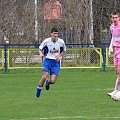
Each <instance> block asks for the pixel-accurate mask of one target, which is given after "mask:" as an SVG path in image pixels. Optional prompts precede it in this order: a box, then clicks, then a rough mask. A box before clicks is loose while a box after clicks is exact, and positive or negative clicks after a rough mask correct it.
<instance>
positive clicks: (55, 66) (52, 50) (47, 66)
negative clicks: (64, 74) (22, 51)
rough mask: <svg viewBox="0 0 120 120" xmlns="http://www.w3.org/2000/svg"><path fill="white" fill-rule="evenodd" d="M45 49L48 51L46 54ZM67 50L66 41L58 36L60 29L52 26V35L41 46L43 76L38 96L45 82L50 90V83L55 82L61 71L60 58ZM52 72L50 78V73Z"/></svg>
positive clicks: (38, 88)
mask: <svg viewBox="0 0 120 120" xmlns="http://www.w3.org/2000/svg"><path fill="white" fill-rule="evenodd" d="M43 51H44V52H46V53H45V54H46V55H44V54H43ZM65 51H66V46H65V43H64V41H63V40H62V39H60V38H58V29H57V28H52V30H51V37H50V38H47V39H45V40H44V41H43V42H42V43H41V45H40V46H39V53H40V58H41V59H42V57H44V61H43V68H42V71H43V73H42V77H41V79H40V81H39V83H38V86H37V91H36V97H39V96H40V93H41V90H42V87H43V84H44V82H45V84H46V85H45V86H46V90H49V87H50V84H54V83H55V82H56V80H57V77H58V74H59V72H60V60H61V58H62V56H63V55H64V53H65ZM49 74H50V80H48V79H47V78H48V75H49Z"/></svg>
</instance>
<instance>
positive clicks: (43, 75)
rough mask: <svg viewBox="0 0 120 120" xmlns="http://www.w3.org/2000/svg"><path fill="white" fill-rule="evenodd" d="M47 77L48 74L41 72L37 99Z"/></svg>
mask: <svg viewBox="0 0 120 120" xmlns="http://www.w3.org/2000/svg"><path fill="white" fill-rule="evenodd" d="M47 77H48V72H45V71H43V73H42V77H41V79H40V81H39V83H38V86H37V91H36V97H39V96H40V93H41V90H42V87H43V85H44V82H45V80H46V79H47Z"/></svg>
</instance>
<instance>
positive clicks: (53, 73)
mask: <svg viewBox="0 0 120 120" xmlns="http://www.w3.org/2000/svg"><path fill="white" fill-rule="evenodd" d="M59 72H60V62H58V61H57V62H56V61H55V62H54V65H52V67H51V69H50V80H46V90H49V88H50V84H54V83H55V82H56V80H57V77H58V74H59Z"/></svg>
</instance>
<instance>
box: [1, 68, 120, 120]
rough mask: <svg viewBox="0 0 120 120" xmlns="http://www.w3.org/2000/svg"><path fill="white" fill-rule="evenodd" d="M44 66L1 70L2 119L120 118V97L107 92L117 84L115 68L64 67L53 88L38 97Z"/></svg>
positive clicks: (108, 119)
mask: <svg viewBox="0 0 120 120" xmlns="http://www.w3.org/2000/svg"><path fill="white" fill-rule="evenodd" d="M40 77H41V70H39V69H32V70H10V71H8V73H3V72H1V73H0V120H86V119H87V120H116V119H118V120H119V119H120V115H119V111H120V101H117V102H116V101H113V100H112V99H111V98H110V97H108V96H107V95H106V94H107V92H110V91H111V90H112V88H113V87H114V84H115V79H116V75H115V73H114V70H109V71H105V72H103V71H101V70H100V69H96V70H95V69H94V70H86V69H83V70H81V69H69V70H67V69H66V70H63V69H62V70H61V73H60V75H59V78H58V80H57V82H56V84H54V85H52V86H51V88H50V90H49V91H46V90H45V88H43V90H42V93H41V96H40V98H36V97H35V92H36V86H37V83H38V81H39V79H40Z"/></svg>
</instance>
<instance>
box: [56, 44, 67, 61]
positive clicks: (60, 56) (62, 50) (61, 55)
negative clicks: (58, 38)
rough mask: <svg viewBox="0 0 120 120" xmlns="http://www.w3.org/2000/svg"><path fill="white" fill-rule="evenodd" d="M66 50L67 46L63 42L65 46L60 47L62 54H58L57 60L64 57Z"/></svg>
mask: <svg viewBox="0 0 120 120" xmlns="http://www.w3.org/2000/svg"><path fill="white" fill-rule="evenodd" d="M65 52H66V46H65V44H64V43H63V47H61V48H60V54H59V55H58V56H56V60H57V61H59V60H60V59H61V58H62V57H63V55H64V53H65Z"/></svg>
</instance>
